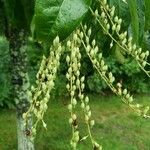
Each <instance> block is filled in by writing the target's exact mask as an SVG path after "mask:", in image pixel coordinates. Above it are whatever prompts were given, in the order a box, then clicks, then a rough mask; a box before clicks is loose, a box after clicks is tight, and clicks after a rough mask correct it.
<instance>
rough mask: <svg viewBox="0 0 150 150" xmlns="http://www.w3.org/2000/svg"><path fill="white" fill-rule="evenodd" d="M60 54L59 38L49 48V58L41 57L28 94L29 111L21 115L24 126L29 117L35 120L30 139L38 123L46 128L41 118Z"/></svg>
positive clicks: (48, 97) (46, 106)
mask: <svg viewBox="0 0 150 150" xmlns="http://www.w3.org/2000/svg"><path fill="white" fill-rule="evenodd" d="M61 54H62V47H61V44H60V42H59V37H56V38H55V39H54V41H53V45H52V46H51V48H50V54H49V57H48V58H46V57H45V56H43V59H42V62H41V65H40V69H39V71H38V73H37V75H36V86H32V87H31V90H30V91H29V92H28V96H29V99H30V100H31V103H30V108H29V110H28V111H27V112H26V113H24V114H23V118H24V119H25V120H26V121H27V122H26V124H27V123H28V119H29V118H30V117H35V118H36V121H35V122H34V124H33V126H32V131H30V132H31V133H30V136H31V138H34V136H35V135H36V126H37V124H38V122H39V121H42V123H43V127H44V128H46V123H45V122H44V120H43V117H44V113H45V112H46V110H47V108H48V105H47V103H48V101H49V100H50V92H51V90H52V89H53V87H54V80H55V78H56V73H57V69H58V67H59V64H60V62H59V61H60V56H61ZM26 124H25V125H26Z"/></svg>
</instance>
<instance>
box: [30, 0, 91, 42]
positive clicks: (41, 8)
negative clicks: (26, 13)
mask: <svg viewBox="0 0 150 150" xmlns="http://www.w3.org/2000/svg"><path fill="white" fill-rule="evenodd" d="M90 4H91V0H57V1H56V0H44V1H43V0H36V5H35V15H34V18H33V22H32V27H31V28H32V30H33V29H34V32H35V34H36V38H37V39H38V40H39V41H43V42H44V41H45V42H48V41H50V40H52V39H53V38H54V37H55V36H57V35H58V36H59V37H60V38H61V39H65V38H66V37H67V36H68V35H69V34H70V33H71V32H72V31H73V30H74V29H75V28H76V27H77V26H78V25H79V23H80V22H81V20H82V19H83V17H84V15H85V14H86V12H87V11H88V8H89V5H90Z"/></svg>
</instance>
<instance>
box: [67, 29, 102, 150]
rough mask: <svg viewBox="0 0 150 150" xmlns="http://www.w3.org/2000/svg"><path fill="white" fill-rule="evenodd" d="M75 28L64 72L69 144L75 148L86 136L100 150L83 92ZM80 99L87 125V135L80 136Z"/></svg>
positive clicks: (78, 41) (83, 86) (69, 43)
mask: <svg viewBox="0 0 150 150" xmlns="http://www.w3.org/2000/svg"><path fill="white" fill-rule="evenodd" d="M78 32H79V30H77V31H76V32H75V33H74V34H73V37H72V40H71V41H68V42H67V47H68V49H70V56H69V55H67V57H66V62H67V64H68V66H69V68H68V72H67V73H66V78H67V80H68V81H69V82H68V84H67V85H66V88H67V90H68V92H69V93H70V97H71V102H70V104H69V105H68V109H69V112H70V114H71V117H70V119H69V124H70V125H71V127H72V139H71V146H72V148H73V149H76V148H77V144H78V142H79V141H83V140H86V139H87V138H88V137H89V138H90V140H91V142H92V145H93V149H94V150H101V146H100V145H99V144H98V143H97V142H95V140H94V138H93V136H92V133H91V128H92V127H93V125H94V124H95V122H94V120H92V119H91V109H90V106H89V97H88V96H86V95H85V94H84V88H85V83H84V81H85V77H84V76H81V73H80V68H81V63H80V62H81V53H80V50H81V49H79V47H80V44H81V41H80V38H79V37H78ZM78 101H80V107H81V108H82V111H83V113H84V119H85V123H86V126H87V135H85V136H84V137H81V135H80V132H79V129H78V126H79V122H78V120H77V113H76V109H75V107H76V105H77V102H78Z"/></svg>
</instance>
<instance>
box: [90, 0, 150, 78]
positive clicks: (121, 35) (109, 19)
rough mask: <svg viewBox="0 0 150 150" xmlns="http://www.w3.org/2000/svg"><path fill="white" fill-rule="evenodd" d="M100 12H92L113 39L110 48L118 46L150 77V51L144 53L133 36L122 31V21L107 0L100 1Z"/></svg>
mask: <svg viewBox="0 0 150 150" xmlns="http://www.w3.org/2000/svg"><path fill="white" fill-rule="evenodd" d="M100 10H101V11H100V13H99V11H98V10H96V11H93V10H92V9H91V12H92V13H93V15H94V16H95V18H96V21H97V22H98V23H99V24H100V26H101V27H102V29H103V31H104V33H105V34H107V35H108V36H109V37H110V38H111V40H112V42H111V43H110V48H111V47H113V45H114V43H115V44H117V45H118V46H119V47H120V49H121V51H123V52H126V53H127V54H128V55H130V56H132V57H133V58H134V59H135V60H136V61H137V63H138V65H139V66H140V68H141V69H142V70H143V71H144V72H145V73H146V74H147V75H148V76H149V77H150V71H147V70H146V69H145V67H146V66H150V63H148V62H147V58H148V56H149V51H143V50H142V48H141V47H139V46H138V45H136V44H135V42H134V40H133V38H132V36H129V35H128V32H127V31H124V32H122V31H121V27H122V19H121V18H119V17H118V16H117V15H115V7H114V6H112V7H110V6H109V5H108V4H107V0H102V1H100Z"/></svg>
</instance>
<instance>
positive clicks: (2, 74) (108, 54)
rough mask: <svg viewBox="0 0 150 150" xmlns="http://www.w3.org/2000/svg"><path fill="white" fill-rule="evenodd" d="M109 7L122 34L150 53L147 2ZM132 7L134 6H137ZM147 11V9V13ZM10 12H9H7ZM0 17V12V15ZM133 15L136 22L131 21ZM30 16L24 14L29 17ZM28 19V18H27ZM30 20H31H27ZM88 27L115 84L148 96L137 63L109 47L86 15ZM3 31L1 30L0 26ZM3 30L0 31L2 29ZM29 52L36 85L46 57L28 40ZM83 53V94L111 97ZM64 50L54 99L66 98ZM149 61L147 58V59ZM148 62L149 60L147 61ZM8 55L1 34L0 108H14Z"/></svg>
mask: <svg viewBox="0 0 150 150" xmlns="http://www.w3.org/2000/svg"><path fill="white" fill-rule="evenodd" d="M108 1H109V4H110V5H111V6H113V5H114V6H115V7H116V15H118V16H119V17H121V18H122V19H123V26H122V29H121V30H122V31H126V30H127V31H128V35H133V37H135V38H136V39H135V41H136V42H137V44H138V45H140V46H142V48H143V49H144V50H149V51H150V25H149V24H150V23H149V22H150V18H149V16H150V9H149V7H148V6H147V5H146V4H147V2H148V0H145V1H142V0H134V1H133V4H132V5H135V3H136V5H137V7H135V8H134V9H133V10H131V8H129V7H128V6H129V5H128V3H130V2H129V1H128V0H127V1H123V0H108ZM97 5H99V3H97V2H96V1H94V2H93V3H92V6H91V7H92V8H93V9H96V8H97ZM136 5H135V6H136ZM148 9H149V10H148ZM8 13H9V12H8ZM0 14H1V13H0ZM133 14H134V15H136V19H135V18H134V16H133ZM28 15H29V14H26V16H28ZM29 16H30V15H29ZM29 20H31V18H29ZM85 23H86V24H87V26H88V27H91V28H92V38H95V39H96V41H97V44H98V45H99V47H100V48H101V51H102V52H103V55H104V58H105V61H106V62H107V64H108V66H109V69H110V70H111V71H112V72H113V73H114V75H115V78H116V81H117V82H122V83H123V84H124V86H125V87H128V89H129V90H130V91H131V92H132V93H149V91H150V80H149V79H148V77H147V76H146V75H145V74H144V73H143V72H142V71H141V70H140V68H139V67H138V65H137V64H136V62H135V61H134V60H133V59H132V58H131V57H129V56H127V55H126V54H124V53H122V51H121V50H120V49H119V48H118V47H117V46H116V45H115V44H114V46H113V47H112V48H110V43H111V40H110V38H109V37H108V36H107V35H105V33H103V31H102V29H101V28H100V27H99V25H98V24H97V23H96V22H95V21H94V18H93V16H92V15H91V14H90V12H89V13H87V15H86V17H85V19H84V20H83V24H85ZM0 26H1V24H0ZM3 28H4V27H3ZM1 30H2V28H1ZM23 48H25V49H26V50H27V53H28V59H29V61H28V71H29V76H30V82H31V84H34V83H35V76H36V72H37V70H38V68H39V64H40V61H41V58H42V55H43V54H45V55H46V54H47V52H46V51H45V50H44V48H43V47H42V46H41V45H40V44H39V43H37V42H35V41H33V40H31V38H30V37H29V38H28V42H27V44H26V45H25V46H24V47H23ZM81 51H82V68H81V69H82V74H83V75H85V77H86V92H88V93H94V94H95V93H96V94H102V95H108V94H112V93H111V91H110V90H109V88H108V87H107V86H106V84H105V82H104V81H103V80H102V79H101V78H100V77H99V75H98V74H97V73H96V72H94V70H93V67H92V64H91V62H90V60H89V59H88V57H87V56H86V53H85V51H84V49H81ZM67 53H68V52H67V51H66V52H65V53H64V55H63V56H62V58H61V66H60V68H59V72H58V77H57V79H56V86H55V89H54V90H53V92H52V93H53V97H56V98H57V96H67V92H66V78H65V74H66V70H67V64H66V62H65V56H66V55H67ZM148 59H149V58H148ZM149 60H150V59H149ZM10 65H11V64H10V56H9V42H8V41H7V40H6V38H5V37H4V36H3V35H2V34H1V36H0V107H13V105H14V102H13V101H12V100H11V88H12V85H11V78H10V74H11V71H10V69H9V68H10Z"/></svg>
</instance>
